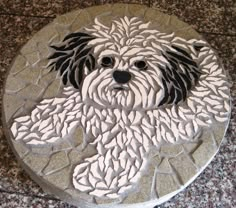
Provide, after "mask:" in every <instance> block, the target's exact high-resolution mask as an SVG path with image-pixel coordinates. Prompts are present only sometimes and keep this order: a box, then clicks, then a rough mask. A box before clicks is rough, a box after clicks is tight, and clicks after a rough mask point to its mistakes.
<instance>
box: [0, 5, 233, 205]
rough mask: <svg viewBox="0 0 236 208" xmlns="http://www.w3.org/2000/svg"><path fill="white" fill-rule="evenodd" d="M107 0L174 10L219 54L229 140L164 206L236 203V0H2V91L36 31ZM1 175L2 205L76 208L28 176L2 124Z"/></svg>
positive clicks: (0, 83)
mask: <svg viewBox="0 0 236 208" xmlns="http://www.w3.org/2000/svg"><path fill="white" fill-rule="evenodd" d="M107 2H109V3H112V2H119V3H128V2H129V3H142V4H145V5H150V6H153V7H157V8H159V9H160V10H161V11H163V12H165V13H167V14H174V15H176V16H177V17H178V18H179V19H180V20H183V21H185V22H187V23H188V24H190V25H192V26H193V27H194V28H195V29H196V30H197V31H199V32H201V34H202V35H203V36H204V37H205V38H206V40H207V41H208V42H209V43H210V44H211V45H212V46H213V48H215V49H216V51H217V52H218V54H219V56H220V58H221V59H222V61H223V64H224V66H225V69H226V71H227V72H228V74H229V79H230V81H231V83H232V106H233V109H232V116H231V121H230V125H229V129H228V131H227V134H226V139H225V140H224V142H223V144H222V146H221V148H220V151H219V154H217V155H216V157H215V159H214V160H213V162H212V163H211V164H210V165H209V166H208V168H207V169H205V171H204V172H203V173H202V174H201V175H200V176H199V177H198V178H197V179H196V180H195V181H194V183H192V184H191V185H190V186H189V187H188V188H187V189H186V190H185V191H183V192H181V193H180V194H178V195H177V196H175V197H174V198H173V199H172V200H170V201H169V202H166V203H164V204H163V205H161V206H159V207H160V208H164V207H167V208H169V207H193V208H195V207H196V208H197V207H203V208H207V207H224V208H228V207H229V208H230V207H236V195H235V187H236V160H235V152H236V139H235V135H236V54H235V48H236V47H235V46H236V45H235V44H236V28H235V22H236V21H235V13H236V12H235V8H236V5H235V3H234V1H233V0H214V1H207V0H198V1H195V0H189V1H187V0H181V1H176V0H175V1H174V0H151V1H145V0H132V1H121V0H114V1H112V0H110V1H109V0H107V1H105V0H93V1H83V0H70V1H67V0H56V1H52V0H50V1H48V0H47V1H46V0H42V1H35V0H32V1H28V0H16V1H13V0H10V1H6V0H1V1H0V28H1V29H0V89H1V92H2V86H3V80H4V78H5V77H6V75H7V69H9V68H10V65H11V62H12V61H13V59H14V57H15V56H16V55H17V51H18V49H20V47H21V46H23V45H24V44H25V43H26V42H27V40H29V39H30V38H31V37H32V35H33V34H34V33H35V32H37V31H38V30H39V29H40V28H42V27H43V26H45V25H46V24H47V23H49V22H51V21H52V18H53V17H55V16H57V15H59V14H62V13H64V12H68V11H71V10H75V9H78V8H85V7H87V6H92V5H98V4H104V3H107ZM0 105H1V103H0ZM52 165H53V164H52ZM65 171H66V170H65ZM0 176H1V177H0V207H70V208H72V207H73V206H71V205H68V204H65V203H63V202H60V201H59V200H58V199H56V198H55V197H53V196H50V195H48V194H46V193H45V192H43V191H42V190H41V189H40V188H39V186H38V185H36V184H35V182H33V181H32V180H31V179H30V178H29V177H28V175H27V174H26V173H25V171H24V170H23V169H22V168H21V167H20V166H19V165H18V163H17V162H16V158H15V156H14V155H13V153H12V151H11V149H10V147H9V145H8V144H7V141H6V138H5V136H4V134H3V129H2V125H0ZM48 177H50V175H49V176H48ZM52 180H53V179H52ZM170 183H171V181H170ZM61 185H62V186H66V185H65V184H61Z"/></svg>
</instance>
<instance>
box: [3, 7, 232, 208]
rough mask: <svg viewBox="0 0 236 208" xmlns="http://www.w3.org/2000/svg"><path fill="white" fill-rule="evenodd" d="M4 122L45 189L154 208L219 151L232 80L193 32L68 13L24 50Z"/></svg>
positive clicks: (143, 13)
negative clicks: (229, 80) (230, 81)
mask: <svg viewBox="0 0 236 208" xmlns="http://www.w3.org/2000/svg"><path fill="white" fill-rule="evenodd" d="M3 114H4V117H3V121H4V123H5V130H6V131H7V132H6V134H7V135H8V139H9V141H10V143H11V146H12V148H13V150H14V152H15V154H16V155H17V158H18V159H19V161H20V163H21V165H22V166H23V168H24V169H25V170H26V171H27V172H28V173H29V175H30V176H31V177H32V178H33V179H34V180H35V181H36V182H37V183H38V184H39V185H40V186H41V187H42V188H43V189H44V190H45V191H47V192H50V193H53V194H55V195H56V196H58V197H60V198H61V199H62V200H65V201H68V202H69V203H72V204H74V205H77V206H78V207H81V208H84V207H101V208H102V207H114V208H115V207H116V208H121V207H130V208H134V207H140V206H143V207H148V208H149V207H150V208H153V207H154V206H156V205H158V204H160V203H162V202H164V201H166V200H168V199H170V198H171V197H172V196H174V195H175V194H177V193H178V192H179V191H181V190H183V189H184V188H185V187H186V186H187V185H188V184H190V183H191V182H192V181H193V180H194V179H195V178H196V177H197V176H198V175H199V174H200V173H201V172H202V171H203V170H204V168H205V167H206V166H207V165H208V164H209V162H210V161H211V160H212V158H213V157H214V155H215V154H216V153H217V151H218V149H219V145H220V143H221V141H222V138H223V137H224V134H225V130H226V128H227V125H228V121H229V114H230V94H229V84H228V82H227V79H226V76H225V74H224V70H223V69H222V66H221V64H220V62H219V60H218V57H217V56H216V54H215V52H214V51H213V50H212V49H211V47H210V46H209V45H208V44H207V43H206V42H205V41H204V40H203V38H202V37H201V36H200V35H199V34H198V33H196V32H195V31H194V30H193V29H192V28H191V27H190V26H189V25H187V24H185V23H183V22H181V21H179V20H178V19H177V18H176V17H174V16H168V15H165V14H163V13H161V12H159V11H158V10H155V9H151V8H148V7H145V6H141V5H127V4H114V5H103V6H97V7H91V8H87V9H84V10H76V11H73V12H70V13H67V14H65V15H62V16H59V17H57V18H56V19H55V20H54V21H53V22H52V23H51V24H49V25H47V26H46V27H44V28H43V29H42V30H40V31H39V32H38V33H36V34H35V35H34V36H33V37H32V39H31V40H30V41H29V42H28V43H26V44H25V46H24V47H23V48H22V49H21V50H20V52H19V54H18V55H17V57H16V58H15V61H14V63H13V64H12V67H11V69H10V70H9V73H8V76H7V79H6V82H5V89H4V104H3Z"/></svg>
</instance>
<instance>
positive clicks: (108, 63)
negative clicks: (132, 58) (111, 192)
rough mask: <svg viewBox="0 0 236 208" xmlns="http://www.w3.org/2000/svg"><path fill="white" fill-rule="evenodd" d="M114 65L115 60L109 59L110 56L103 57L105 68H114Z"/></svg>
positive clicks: (102, 63) (102, 62) (102, 61)
mask: <svg viewBox="0 0 236 208" xmlns="http://www.w3.org/2000/svg"><path fill="white" fill-rule="evenodd" d="M114 63H115V60H114V58H113V57H109V56H106V57H103V58H102V60H101V65H102V66H103V67H113V66H114Z"/></svg>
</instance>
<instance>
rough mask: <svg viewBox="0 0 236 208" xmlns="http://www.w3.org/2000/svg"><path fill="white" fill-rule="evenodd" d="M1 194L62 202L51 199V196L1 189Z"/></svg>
mask: <svg viewBox="0 0 236 208" xmlns="http://www.w3.org/2000/svg"><path fill="white" fill-rule="evenodd" d="M0 193H6V194H9V195H12V194H16V195H20V196H25V197H31V198H39V199H47V200H54V201H61V200H59V199H57V198H54V197H50V196H40V195H37V194H30V193H29V194H28V193H21V192H17V191H8V190H3V189H1V188H0Z"/></svg>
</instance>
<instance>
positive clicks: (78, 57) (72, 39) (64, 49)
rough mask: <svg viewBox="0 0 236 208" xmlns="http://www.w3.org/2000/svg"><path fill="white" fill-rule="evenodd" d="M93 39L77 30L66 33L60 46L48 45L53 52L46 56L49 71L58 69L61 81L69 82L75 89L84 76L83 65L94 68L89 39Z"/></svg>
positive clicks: (89, 69) (90, 69)
mask: <svg viewBox="0 0 236 208" xmlns="http://www.w3.org/2000/svg"><path fill="white" fill-rule="evenodd" d="M93 39H95V38H94V37H92V36H91V35H89V34H86V33H82V32H78V33H71V34H69V35H67V36H66V37H65V38H64V40H63V42H62V44H61V45H60V46H55V45H52V46H50V47H51V48H53V49H54V50H55V52H54V53H53V54H52V55H51V56H49V57H48V59H49V60H50V64H49V66H48V67H49V68H50V70H51V71H58V72H59V74H60V76H61V77H62V82H63V84H64V85H66V84H67V83H68V82H69V83H71V84H72V85H73V86H74V87H75V88H76V89H78V88H79V86H80V85H81V83H82V81H83V79H84V76H85V67H87V69H88V71H89V72H90V71H93V70H94V69H95V58H94V57H93V55H92V48H91V47H88V43H89V41H91V40H93Z"/></svg>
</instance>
